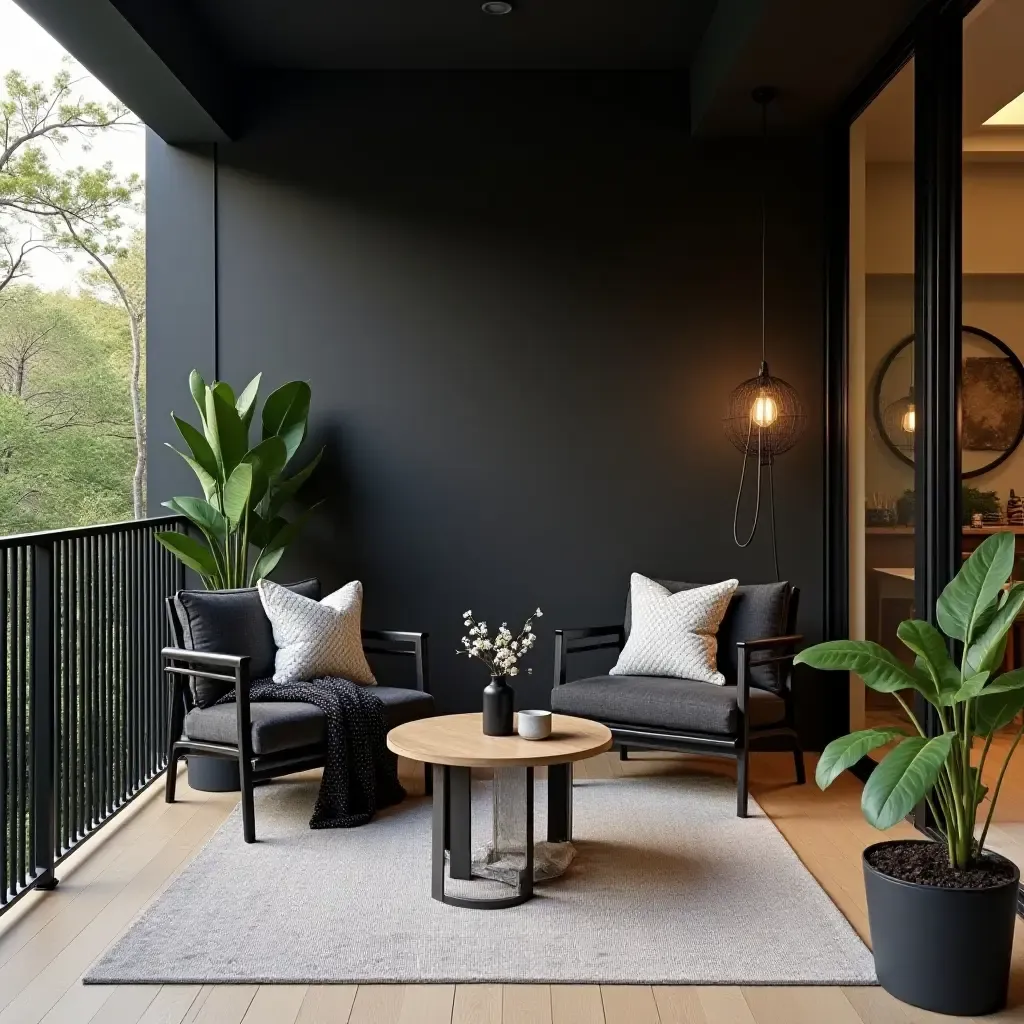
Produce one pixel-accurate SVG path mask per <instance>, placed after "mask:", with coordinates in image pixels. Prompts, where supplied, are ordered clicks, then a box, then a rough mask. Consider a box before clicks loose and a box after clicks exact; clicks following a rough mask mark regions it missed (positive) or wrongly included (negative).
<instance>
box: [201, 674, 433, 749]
mask: <svg viewBox="0 0 1024 1024" xmlns="http://www.w3.org/2000/svg"><path fill="white" fill-rule="evenodd" d="M373 692H374V693H375V694H376V695H377V696H378V697H380V699H381V700H382V701H383V702H384V722H385V724H386V725H387V727H388V729H394V728H395V726H398V725H402V724H403V723H404V722H411V721H413V720H414V719H417V718H429V717H430V716H431V715H432V714H433V713H434V698H433V697H431V695H430V694H429V693H421V692H420V691H419V690H408V689H404V688H402V687H400V686H375V687H374V688H373ZM236 713H237V712H236V708H235V705H234V704H217V705H216V706H215V707H212V708H193V709H192V710H191V711H190V712H189V713H188V714H187V715H186V716H185V735H186V736H187V737H188V738H189V739H190V740H202V741H205V742H206V743H228V744H231V745H232V746H234V744H235V743H237V742H238V739H237V737H238V732H237V719H236V717H235V716H236ZM250 713H251V718H252V752H253V753H254V754H258V755H266V754H276V753H280V752H281V751H283V750H294V749H296V748H298V747H309V746H314V745H317V744H320V743H323V742H324V740H325V738H326V736H327V720H326V718H325V717H324V713H323V712H322V711H321V710H320V709H319V708H318V707H315V706H314V705H312V704H302V703H300V702H293V701H257V702H255V703H254V704H252V705H250Z"/></svg>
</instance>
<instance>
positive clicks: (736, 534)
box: [732, 419, 775, 548]
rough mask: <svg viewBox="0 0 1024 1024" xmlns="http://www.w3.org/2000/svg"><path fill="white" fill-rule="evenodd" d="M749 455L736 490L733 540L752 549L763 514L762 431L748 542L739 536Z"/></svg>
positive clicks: (745, 460) (748, 431) (749, 429)
mask: <svg viewBox="0 0 1024 1024" xmlns="http://www.w3.org/2000/svg"><path fill="white" fill-rule="evenodd" d="M753 422H754V421H753V419H751V421H750V425H749V426H748V427H747V447H748V448H749V447H750V431H751V430H752V429H753ZM748 458H750V456H749V455H744V456H743V468H742V469H741V470H740V485H739V487H738V488H737V489H736V504H735V505H734V506H733V510H732V539H733V541H734V542H735V544H736V546H737V547H738V548H748V547H750V544H751V541H753V539H754V534H756V533H757V519H758V516H759V515H760V513H761V431H760V430H758V432H757V497H756V498H755V499H754V521H753V523H752V524H751V527H750V533H749V534H748V535H747V539H746V540H740V536H739V520H740V501H741V500H742V498H743V481H744V480H745V479H746V476H747V459H748ZM774 518H775V513H774V510H773V511H772V519H773V520H774Z"/></svg>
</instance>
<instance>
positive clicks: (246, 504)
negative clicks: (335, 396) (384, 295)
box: [156, 370, 323, 590]
mask: <svg viewBox="0 0 1024 1024" xmlns="http://www.w3.org/2000/svg"><path fill="white" fill-rule="evenodd" d="M261 376H262V375H260V374H257V375H256V376H255V377H254V378H253V379H252V380H251V381H250V382H249V384H248V385H247V386H246V387H245V389H244V390H243V391H242V393H241V394H240V395H239V396H238V397H237V398H236V397H235V393H234V391H233V390H232V389H231V387H230V385H228V384H226V383H224V381H215V382H214V383H213V384H209V385H208V384H207V383H206V382H205V381H204V380H203V378H202V377H201V376H200V375H199V373H198V372H196V371H195V370H193V371H192V373H191V375H190V376H189V389H190V390H191V392H192V398H193V400H194V401H195V404H196V408H197V409H198V410H199V419H200V426H199V427H198V428H197V427H194V426H193V425H192V424H191V423H189V422H188V421H187V420H183V419H181V418H180V417H178V416H175V415H174V414H173V413H172V414H171V416H172V418H173V420H174V423H175V425H176V426H177V428H178V432H179V433H180V434H181V436H182V439H183V440H184V442H185V445H186V446H187V448H188V454H186V453H185V452H181V451H178V449H177V448H174V447H173V445H168V447H169V448H171V449H172V451H175V452H177V454H178V455H180V456H181V457H182V458H183V459H184V460H185V461H186V462H187V463H188V464H189V466H191V467H192V470H193V472H194V473H195V474H196V477H197V478H198V479H199V484H200V486H201V487H202V491H203V497H202V498H195V497H180V498H172V499H171V500H170V501H165V502H164V505H165V506H166V507H167V508H169V509H170V510H171V511H172V512H177V513H178V514H179V515H183V516H185V517H186V518H187V519H188V520H189V521H190V522H191V523H192V525H193V526H194V527H195V529H196V532H197V533H198V534H199V536H191V535H189V534H184V533H173V532H163V533H158V534H157V535H156V539H157V540H158V541H159V542H160V543H161V544H162V545H163V546H164V547H165V548H167V550H168V551H170V552H171V553H172V554H174V555H175V556H176V557H177V558H178V559H179V560H180V561H182V562H183V563H184V564H185V565H187V566H188V567H189V568H190V569H194V570H195V571H196V572H197V573H198V574H199V576H200V577H201V578H202V580H203V583H204V585H205V586H206V587H207V589H209V590H227V589H231V588H234V587H246V586H253V585H254V584H255V583H256V581H257V580H259V579H262V578H263V577H264V576H268V575H269V574H270V573H271V572H272V571H273V570H274V567H275V566H276V565H277V563H278V562H279V561H280V560H281V556H282V555H283V554H284V552H285V549H286V548H287V547H288V545H289V544H290V543H291V542H292V540H294V538H295V536H296V534H297V533H298V531H299V529H300V527H301V526H302V523H303V521H304V520H305V518H306V516H307V515H308V514H309V512H310V511H312V508H315V507H316V506H315V505H314V506H312V507H311V508H310V509H307V510H306V512H305V513H303V514H302V515H301V516H300V517H299V518H297V519H295V520H292V521H289V520H287V519H285V517H284V515H283V514H282V513H283V511H284V509H285V506H286V505H287V503H288V502H289V501H290V500H291V499H292V498H293V497H294V496H295V495H296V493H297V492H298V490H299V488H300V487H302V485H303V484H304V483H305V482H306V480H308V479H309V477H310V475H311V474H312V472H313V470H314V469H316V467H317V465H318V463H319V462H320V458H321V456H322V455H323V449H321V450H320V452H318V453H317V455H316V456H315V457H314V458H313V460H312V461H311V462H309V463H307V465H305V466H304V467H303V468H302V469H300V470H298V471H296V472H294V473H292V474H291V475H289V476H285V469H286V468H287V467H288V465H289V463H290V462H291V460H292V458H293V456H294V455H295V453H296V452H297V451H298V449H299V446H300V445H301V444H302V442H303V441H304V440H305V437H306V425H307V420H308V417H309V401H310V389H309V385H308V384H307V383H305V382H304V381H292V382H290V383H288V384H285V385H283V386H282V387H280V388H278V389H277V390H276V391H275V392H273V394H271V395H270V396H269V397H268V398H267V400H266V402H265V403H264V405H263V413H262V416H261V424H260V426H261V436H260V440H259V441H258V442H257V443H256V444H254V445H253V446H252V447H251V448H250V447H249V444H250V442H249V431H250V426H251V424H252V421H253V418H254V414H255V412H256V404H257V398H258V395H259V387H260V378H261ZM200 538H201V539H200ZM253 554H254V555H255V557H253V558H251V555H253ZM250 558H251V564H250Z"/></svg>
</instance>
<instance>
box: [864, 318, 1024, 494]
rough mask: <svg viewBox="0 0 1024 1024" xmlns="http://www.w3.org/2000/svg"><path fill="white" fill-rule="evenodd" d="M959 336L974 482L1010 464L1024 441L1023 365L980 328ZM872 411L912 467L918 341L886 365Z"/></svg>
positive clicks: (965, 450) (966, 457)
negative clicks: (983, 474)
mask: <svg viewBox="0 0 1024 1024" xmlns="http://www.w3.org/2000/svg"><path fill="white" fill-rule="evenodd" d="M960 331H961V334H960V337H961V359H962V365H961V384H960V400H961V408H962V417H963V420H962V424H961V450H962V454H961V459H962V471H963V477H964V479H969V478H971V477H976V476H981V474H982V473H987V472H989V470H992V469H995V467H996V466H998V465H999V464H1000V463H1002V462H1005V461H1006V459H1008V458H1009V457H1010V455H1011V454H1012V453H1013V451H1014V449H1016V447H1017V446H1018V445H1019V444H1020V442H1021V439H1022V438H1024V364H1022V363H1021V361H1020V359H1019V358H1018V357H1017V355H1016V353H1015V352H1013V350H1012V349H1010V347H1009V346H1008V345H1007V344H1006V343H1005V342H1003V341H1001V340H1000V339H999V338H997V337H996V336H995V335H994V334H990V333H989V332H988V331H983V330H982V329H981V328H980V327H967V326H964V327H962V328H961V329H960ZM873 406H874V414H875V423H876V424H877V425H878V432H879V434H880V435H881V438H882V440H883V441H884V442H885V444H886V447H888V449H889V450H890V451H891V452H892V453H893V454H894V455H896V457H897V458H898V459H900V460H901V461H902V462H904V463H906V464H907V465H908V466H912V465H913V464H914V436H915V433H916V430H917V404H916V400H915V394H914V335H912V334H911V335H910V336H909V337H906V338H904V339H903V340H902V341H901V342H900V343H899V344H898V345H896V346H895V347H894V348H893V349H892V351H891V352H889V354H888V355H887V356H886V357H885V359H883V360H882V365H881V366H880V367H879V368H878V373H877V375H876V377H875V386H874V393H873Z"/></svg>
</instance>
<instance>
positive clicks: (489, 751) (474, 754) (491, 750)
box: [388, 714, 612, 768]
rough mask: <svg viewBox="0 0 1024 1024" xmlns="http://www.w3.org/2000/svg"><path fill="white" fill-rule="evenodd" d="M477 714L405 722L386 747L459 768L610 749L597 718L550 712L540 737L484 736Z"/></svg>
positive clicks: (573, 757) (525, 764)
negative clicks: (548, 728) (548, 726)
mask: <svg viewBox="0 0 1024 1024" xmlns="http://www.w3.org/2000/svg"><path fill="white" fill-rule="evenodd" d="M481 717H482V716H481V715H479V714H471V715H438V716H436V717H434V718H421V719H419V720H418V721H415V722H406V723H405V725H399V726H397V727H396V728H394V729H392V730H391V732H389V733H388V749H389V750H390V751H391V752H392V753H394V754H398V755H399V756H400V757H408V758H411V759H412V760H413V761H424V762H426V763H427V764H446V765H451V766H453V767H460V768H511V767H522V768H529V767H533V766H537V765H545V764H564V763H565V762H566V761H582V760H583V759H584V758H587V757H592V756H593V755H594V754H602V753H604V751H606V750H610V749H611V745H612V734H611V732H610V731H609V730H608V727H607V726H604V725H601V723H600V722H590V721H588V720H587V719H585V718H574V717H572V716H571V715H552V716H551V735H550V736H549V737H548V739H546V740H524V739H521V738H520V737H519V736H518V735H513V736H485V735H484V733H483V726H482V722H481Z"/></svg>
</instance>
